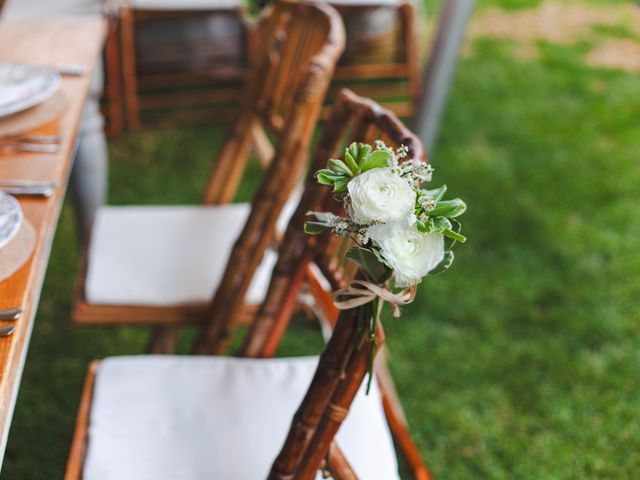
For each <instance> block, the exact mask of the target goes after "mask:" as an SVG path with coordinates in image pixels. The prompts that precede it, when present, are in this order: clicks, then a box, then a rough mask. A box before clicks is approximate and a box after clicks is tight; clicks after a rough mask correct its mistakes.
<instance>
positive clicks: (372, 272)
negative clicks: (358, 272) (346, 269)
mask: <svg viewBox="0 0 640 480" xmlns="http://www.w3.org/2000/svg"><path fill="white" fill-rule="evenodd" d="M345 257H346V258H348V259H349V260H352V261H354V262H356V263H357V264H358V265H360V266H361V267H362V268H363V269H364V270H365V271H366V272H367V274H369V276H370V277H371V278H372V279H373V280H374V282H376V283H382V282H384V281H385V280H387V279H388V278H389V277H390V276H391V273H392V271H391V269H390V268H389V267H388V266H387V265H385V264H384V263H383V262H382V261H381V260H380V258H379V257H378V255H376V254H375V252H374V251H373V250H370V249H368V248H362V247H354V248H351V249H349V251H348V252H347V254H346V255H345Z"/></svg>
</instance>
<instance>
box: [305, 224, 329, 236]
mask: <svg viewBox="0 0 640 480" xmlns="http://www.w3.org/2000/svg"><path fill="white" fill-rule="evenodd" d="M329 228H330V227H328V226H327V225H325V224H324V223H320V222H304V233H308V234H309V235H318V234H319V233H322V232H325V231H327V230H328V229H329Z"/></svg>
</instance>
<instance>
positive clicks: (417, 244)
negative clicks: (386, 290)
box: [369, 223, 444, 288]
mask: <svg viewBox="0 0 640 480" xmlns="http://www.w3.org/2000/svg"><path fill="white" fill-rule="evenodd" d="M400 225H403V224H402V223H397V224H395V225H393V226H391V225H390V226H386V228H379V229H376V227H377V226H376V227H372V228H370V229H369V234H370V236H371V238H372V239H373V240H374V241H375V242H376V243H377V244H378V246H379V247H380V255H382V258H384V260H385V262H387V264H388V265H389V266H390V267H391V268H392V269H393V271H394V275H395V279H396V282H395V283H396V286H397V287H401V288H404V287H409V286H411V285H415V284H417V283H420V280H422V277H424V276H425V275H427V273H429V272H430V271H431V270H433V269H434V268H435V267H436V266H437V265H438V264H439V263H440V262H441V261H442V259H443V258H444V236H443V235H442V234H440V233H422V232H420V231H419V230H418V229H417V227H416V226H415V225H412V226H410V227H404V228H400V227H399V226H400ZM371 230H373V232H371Z"/></svg>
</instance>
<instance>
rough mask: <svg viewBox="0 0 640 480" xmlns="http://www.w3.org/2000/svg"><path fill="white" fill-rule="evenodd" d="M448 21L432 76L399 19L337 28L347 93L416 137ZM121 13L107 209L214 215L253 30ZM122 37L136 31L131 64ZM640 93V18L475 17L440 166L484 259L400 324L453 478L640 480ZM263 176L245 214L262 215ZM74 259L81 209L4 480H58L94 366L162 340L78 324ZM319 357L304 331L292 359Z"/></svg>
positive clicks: (591, 0) (399, 353)
mask: <svg viewBox="0 0 640 480" xmlns="http://www.w3.org/2000/svg"><path fill="white" fill-rule="evenodd" d="M259 7H260V6H259V5H258V4H252V5H247V11H248V12H251V13H255V12H257V11H258V10H259ZM441 7H442V3H441V2H440V1H436V0H427V1H426V2H425V3H424V4H419V5H415V15H416V19H415V22H414V27H415V37H413V38H416V39H417V40H416V41H415V45H413V46H412V47H411V48H412V49H414V50H415V54H416V57H417V58H419V61H418V62H417V63H416V64H415V65H409V66H408V67H407V64H406V62H405V64H404V66H402V65H400V64H401V63H402V62H400V61H399V60H398V59H399V58H400V59H401V58H404V57H403V56H402V55H404V53H403V52H406V51H407V50H406V48H407V46H406V44H405V43H403V42H406V38H407V37H406V36H405V34H406V24H404V23H403V21H402V17H401V16H398V14H397V12H396V11H394V10H393V9H390V8H385V7H380V8H377V9H372V10H371V11H369V12H367V13H366V14H364V15H362V14H361V15H356V14H354V13H353V12H349V11H344V12H342V13H343V15H344V18H345V23H346V27H347V36H348V38H349V43H348V44H347V50H346V53H345V56H344V58H343V60H342V62H341V65H340V68H339V69H338V72H337V74H336V80H335V82H334V83H335V85H334V87H337V86H341V85H347V86H349V87H351V88H353V89H354V90H355V91H356V92H358V93H361V94H363V95H366V96H371V97H373V98H375V99H377V100H379V101H381V102H383V103H384V104H385V105H387V106H389V107H391V108H392V109H393V110H394V111H396V112H397V113H398V114H399V115H400V116H402V117H403V118H405V119H406V120H407V121H409V122H410V121H411V117H412V116H413V115H414V114H415V113H416V110H417V111H420V109H419V108H418V106H419V103H418V102H419V98H420V97H419V93H418V90H416V89H415V85H413V84H412V81H414V80H415V79H416V78H420V77H421V76H422V75H423V73H422V72H423V71H424V68H423V66H424V63H425V62H426V61H427V59H428V57H429V54H430V52H431V51H432V42H433V38H434V35H435V32H436V30H437V23H438V18H439V14H440V10H441ZM111 15H112V19H111V37H110V40H109V41H108V42H107V49H106V52H105V66H106V69H105V78H106V87H105V93H104V97H103V101H102V104H103V109H104V113H105V116H106V118H107V131H108V133H109V135H110V142H109V149H110V151H109V154H110V189H109V203H111V204H116V205H117V204H167V203H174V204H185V203H197V202H198V201H199V200H200V197H201V192H202V191H203V189H204V185H205V181H206V178H207V173H208V172H209V169H210V162H211V159H212V158H213V157H214V153H215V152H216V149H217V147H218V146H219V144H220V141H221V135H222V134H223V133H224V129H225V126H226V122H229V121H231V120H232V119H233V114H234V112H235V109H236V108H237V103H238V100H239V98H238V92H239V91H240V87H241V86H242V84H243V81H244V80H243V79H244V74H245V72H246V67H247V62H248V61H249V57H250V52H251V48H250V47H251V38H252V35H251V31H250V24H249V27H247V24H246V23H245V22H244V21H241V20H239V19H238V18H236V17H233V16H225V15H212V16H211V17H206V16H203V15H200V16H198V17H189V16H183V17H178V18H176V17H175V16H171V15H167V14H159V15H157V16H147V17H137V18H125V19H124V21H123V18H121V16H119V15H118V13H117V12H116V13H114V12H111ZM123 28H125V29H126V28H135V29H136V36H135V40H134V41H133V43H132V44H126V43H123V42H124V41H123V38H125V39H126V35H124V36H123V35H122V29H123ZM412 51H413V50H412ZM361 65H378V66H377V67H375V68H373V67H372V68H369V69H365V70H362V69H358V68H357V67H358V66H361ZM380 65H382V66H380ZM385 65H386V66H385ZM389 65H391V67H389ZM398 65H400V67H398ZM392 67H393V68H392ZM412 68H413V69H414V70H412ZM213 71H215V72H214V73H215V74H213V73H212V72H213ZM363 71H367V72H369V73H368V74H367V75H365V74H363V73H362V72H363ZM371 72H373V73H371ZM639 74H640V7H639V6H638V5H637V4H634V3H631V2H625V1H617V0H581V1H577V0H572V1H570V2H565V1H561V0H479V1H478V2H477V3H476V4H475V8H474V11H473V15H472V17H471V19H470V20H469V23H468V25H466V33H465V39H464V42H463V43H462V45H461V48H460V57H459V60H458V64H457V69H456V71H455V75H454V76H451V77H450V78H451V84H450V88H449V90H448V96H446V95H444V96H445V97H447V100H446V103H444V116H443V118H442V122H441V124H440V128H439V129H438V135H437V136H434V140H433V141H432V142H431V144H430V151H429V153H430V160H431V162H432V164H433V165H434V166H435V168H436V172H435V177H434V179H435V182H436V183H438V184H440V183H447V184H448V185H449V190H450V192H451V196H452V197H455V196H460V197H461V198H463V199H464V200H465V201H466V202H467V205H468V207H469V209H468V211H467V213H466V214H465V219H464V223H465V232H464V233H465V234H466V235H467V237H468V238H469V241H468V242H467V244H466V245H464V246H461V248H459V249H458V250H457V261H456V263H455V265H454V267H453V268H452V269H451V271H450V273H448V274H447V275H445V276H442V277H434V278H428V279H427V280H426V281H424V282H423V283H422V284H421V286H420V291H419V296H418V300H417V301H416V302H415V303H414V304H412V305H410V306H409V307H407V308H406V309H405V311H404V314H403V316H402V317H401V318H400V319H397V320H396V319H391V318H389V319H388V320H387V323H386V328H387V337H388V339H387V343H388V345H389V349H390V351H391V360H390V366H391V369H392V371H393V374H394V378H395V380H396V382H397V386H398V390H399V392H400V395H401V398H402V401H403V404H404V406H405V409H406V413H407V417H408V419H409V423H410V425H411V428H412V430H413V433H414V437H415V439H416V442H417V443H418V445H419V447H420V449H421V452H422V454H423V456H424V458H425V459H426V461H427V463H428V465H429V467H430V469H431V470H432V472H433V473H434V474H435V476H436V477H438V478H446V479H471V478H491V479H514V478H518V479H519V478H522V479H540V478H545V479H556V478H557V479H571V478H581V479H586V478H592V479H601V478H615V479H626V478H629V479H632V478H639V477H640V409H638V405H639V402H640V382H639V380H638V368H639V366H640V255H639V254H638V249H639V247H640V189H639V188H638V185H640V161H639V160H640V158H639V157H640V154H639V152H640V81H639V80H640V78H639ZM122 79H123V80H122ZM329 103H330V100H329ZM423 107H424V106H423ZM320 128H322V125H321V126H320ZM434 135H435V134H434ZM254 170H255V174H254V175H253V176H252V180H251V181H249V182H246V183H245V184H243V187H242V189H241V194H240V196H239V198H238V200H248V199H250V198H251V195H252V192H253V190H254V188H255V187H256V185H257V184H258V182H259V178H260V175H261V169H260V167H259V166H258V165H257V162H256V165H255V166H254ZM78 251H79V246H78V244H77V240H76V236H75V230H74V224H73V215H72V212H71V209H70V206H69V205H65V208H64V211H63V215H62V220H61V223H60V225H59V229H58V232H57V236H56V239H55V244H54V247H53V252H52V258H51V263H50V266H49V270H48V273H47V278H46V283H45V287H44V292H43V295H42V301H41V304H40V310H39V313H38V321H37V322H36V326H35V331H34V335H33V339H32V345H31V348H30V352H29V359H28V361H27V363H26V370H25V375H24V379H23V382H22V388H21V390H20V394H19V395H20V396H19V399H18V403H17V408H16V412H15V418H14V421H13V426H12V430H11V436H10V438H9V443H8V449H7V455H6V458H5V463H4V468H3V472H2V478H3V479H7V480H12V479H32V480H38V479H47V480H48V479H54V478H61V477H62V476H63V471H64V468H65V463H66V459H67V454H68V447H69V445H70V442H71V435H72V431H73V425H74V420H75V415H76V407H77V403H78V401H79V399H80V392H81V387H82V384H83V380H84V375H85V371H86V368H87V365H88V362H89V361H90V360H92V359H94V358H101V357H104V356H108V355H118V354H131V353H143V352H144V350H145V346H146V342H147V338H148V334H147V331H145V330H141V329H136V328H117V329H115V328H97V327H91V328H81V327H77V326H73V325H72V324H71V323H70V320H69V317H70V308H71V299H72V291H73V280H74V277H75V270H76V267H77V261H78V258H77V252H78ZM188 335H189V332H186V334H185V337H188ZM187 340H188V339H187V338H185V339H183V341H184V345H187ZM321 345H322V339H321V337H320V334H319V332H318V329H317V327H316V326H315V324H314V323H313V322H311V321H309V320H308V319H307V318H304V317H300V318H299V319H298V320H297V321H296V322H295V324H294V326H293V328H292V329H291V331H290V332H289V333H288V334H287V337H286V339H285V342H284V345H283V347H282V348H281V349H280V352H279V354H281V355H295V354H306V353H315V352H317V351H319V349H320V348H321ZM408 472H409V470H408V469H407V468H405V473H406V478H409V474H408Z"/></svg>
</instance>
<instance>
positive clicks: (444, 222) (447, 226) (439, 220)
mask: <svg viewBox="0 0 640 480" xmlns="http://www.w3.org/2000/svg"><path fill="white" fill-rule="evenodd" d="M452 228H453V225H451V222H450V221H449V219H448V218H446V217H435V218H434V219H433V230H434V231H436V232H439V233H440V232H443V231H444V230H451V229H452Z"/></svg>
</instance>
